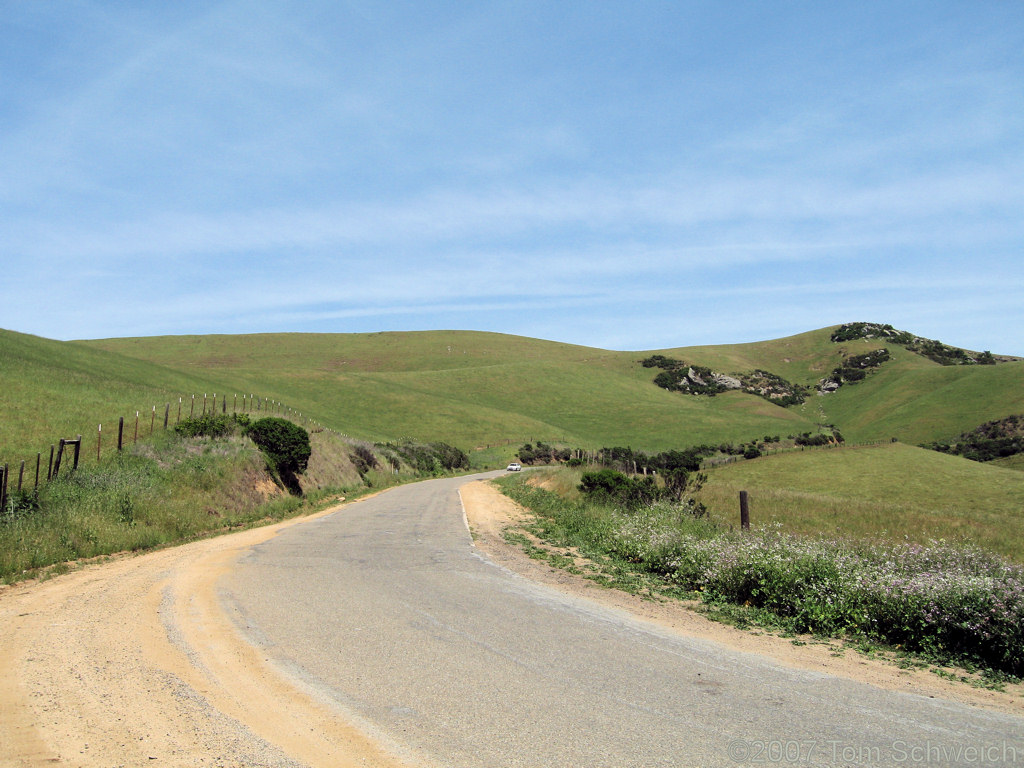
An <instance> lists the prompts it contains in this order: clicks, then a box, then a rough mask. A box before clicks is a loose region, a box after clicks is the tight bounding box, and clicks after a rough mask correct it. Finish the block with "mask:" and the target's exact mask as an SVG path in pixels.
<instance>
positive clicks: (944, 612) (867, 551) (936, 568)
mask: <svg viewBox="0 0 1024 768" xmlns="http://www.w3.org/2000/svg"><path fill="white" fill-rule="evenodd" d="M549 472H550V473H549ZM541 473H542V474H540V475H538V474H537V473H530V474H529V475H527V476H525V477H523V476H516V477H507V478H503V479H502V480H501V481H499V482H500V485H501V487H502V490H503V491H504V492H505V493H506V494H508V495H509V496H510V497H512V498H513V499H514V500H516V501H517V502H519V503H521V504H523V505H524V506H525V507H527V508H529V509H530V510H532V511H533V512H534V514H535V515H536V522H535V523H533V524H532V525H530V526H528V532H529V533H531V534H533V535H535V536H537V537H539V538H540V539H541V540H542V541H544V542H547V543H548V544H550V545H553V546H556V547H562V548H568V549H569V551H572V552H576V553H578V554H580V555H583V556H584V557H588V558H592V559H594V560H596V561H597V562H601V563H604V564H605V566H606V567H605V569H604V571H603V572H602V573H601V574H598V575H592V578H595V579H596V580H598V581H604V582H609V581H610V582H611V583H614V584H623V583H625V584H628V583H629V582H630V580H631V578H632V577H631V576H630V574H632V575H634V576H635V575H636V574H642V575H643V576H644V578H645V579H647V580H648V584H656V590H657V591H659V592H661V593H663V594H664V593H670V594H673V595H675V596H677V597H682V598H687V599H694V600H699V601H700V602H701V603H703V604H704V605H705V606H708V607H709V608H710V609H713V610H715V611H721V610H725V612H727V613H729V614H730V615H731V616H733V617H734V618H735V617H737V616H742V620H743V621H751V622H755V623H761V624H768V625H771V626H774V627H777V628H781V629H782V630H784V631H787V632H791V633H807V634H812V635H818V636H822V637H839V638H844V639H847V640H851V641H853V642H870V643H882V644H884V645H886V646H889V647H893V648H898V649H900V650H902V651H907V652H912V653H915V654H920V655H922V656H924V657H925V658H927V659H929V660H930V661H933V662H935V663H940V664H945V663H955V664H958V665H961V666H965V667H967V668H968V669H976V670H981V671H982V672H983V673H984V674H985V675H986V676H987V677H988V678H990V679H995V680H999V679H1006V677H1007V676H1012V677H1014V678H1016V677H1019V676H1020V675H1022V674H1024V567H1022V566H1021V565H1020V564H1018V563H1013V562H1010V561H1009V560H1006V559H1003V558H1000V557H999V556H997V555H995V554H992V553H989V552H986V551H983V550H982V549H980V548H976V547H971V546H966V545H954V544H951V543H949V542H943V541H936V540H927V541H924V542H915V541H910V540H901V539H896V540H892V539H889V540H864V539H857V538H852V537H844V536H837V535H825V534H818V535H797V534H793V533H789V532H786V531H785V530H784V529H783V528H782V527H780V526H762V527H759V528H757V529H755V530H753V531H749V532H747V531H737V530H735V527H734V526H732V525H729V524H727V523H726V522H725V521H724V520H723V519H722V518H721V517H719V516H718V515H715V514H711V515H709V514H706V513H705V512H706V511H705V510H704V509H703V508H702V506H701V505H700V504H699V502H697V501H696V500H695V499H694V498H693V497H692V496H689V495H685V494H684V496H682V497H681V498H680V499H679V500H678V501H677V500H675V499H671V498H667V497H666V496H664V495H661V496H658V495H657V494H655V497H654V498H651V496H650V495H647V496H644V497H643V498H641V499H637V498H636V497H635V496H634V495H633V494H631V493H629V492H627V494H626V496H624V497H619V496H617V495H616V493H609V492H607V491H605V490H594V489H595V488H598V487H599V486H602V485H604V486H607V485H609V483H610V484H612V485H614V481H611V480H608V479H606V480H605V481H602V482H598V483H596V484H595V482H594V478H593V476H592V475H590V474H588V473H586V472H584V471H582V470H579V469H576V470H573V469H569V468H561V469H557V470H551V471H544V470H542V471H541ZM712 475H714V473H712ZM633 482H636V480H635V479H629V478H627V479H626V480H624V481H622V484H623V486H625V487H628V486H629V484H630V483H633ZM643 485H645V486H646V481H643ZM510 535H511V537H512V539H513V540H515V538H516V534H515V533H512V534H510ZM519 543H521V544H523V543H525V544H527V545H528V546H529V543H528V542H527V541H525V540H523V539H522V538H520V539H519ZM549 559H551V560H552V562H553V564H555V565H562V566H563V567H570V568H578V565H577V564H576V563H577V561H576V558H575V557H572V556H565V555H562V556H560V557H551V558H549ZM609 574H611V575H610V576H609ZM649 588H650V587H649Z"/></svg>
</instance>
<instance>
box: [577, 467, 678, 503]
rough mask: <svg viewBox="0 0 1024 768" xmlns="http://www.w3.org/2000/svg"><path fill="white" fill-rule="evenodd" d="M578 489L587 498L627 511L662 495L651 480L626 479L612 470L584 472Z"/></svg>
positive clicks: (652, 501)
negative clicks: (597, 499)
mask: <svg viewBox="0 0 1024 768" xmlns="http://www.w3.org/2000/svg"><path fill="white" fill-rule="evenodd" d="M579 488H580V491H582V492H583V493H584V494H585V495H587V496H590V497H597V498H602V499H607V500H608V501H610V502H612V503H615V504H621V505H622V506H624V507H626V508H628V509H636V508H637V507H641V506H644V505H647V504H652V503H654V502H655V501H657V500H658V499H659V498H661V497H662V495H663V494H662V492H661V490H660V489H659V488H658V487H657V486H656V485H655V484H654V479H653V478H650V477H627V476H626V475H624V474H622V473H621V472H616V471H615V470H614V469H601V470H598V471H597V472H584V473H583V477H582V478H581V480H580V486H579Z"/></svg>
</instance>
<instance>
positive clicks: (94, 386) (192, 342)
mask: <svg viewBox="0 0 1024 768" xmlns="http://www.w3.org/2000/svg"><path fill="white" fill-rule="evenodd" d="M834 330H835V329H834V328H824V329H820V330H817V331H810V332H808V333H803V334H799V335H796V336H791V337H788V338H784V339H776V340H770V341H763V342H757V343H751V344H736V345H716V346H698V347H685V348H676V349H667V350H655V352H658V353H660V354H664V355H667V356H671V357H673V358H677V359H679V360H684V361H687V362H689V363H691V364H694V365H701V366H706V367H708V368H711V369H713V370H714V371H717V372H721V373H724V374H729V375H731V374H740V373H744V372H751V371H753V370H755V369H763V370H767V371H770V372H771V373H773V374H775V375H777V376H781V377H783V378H785V379H787V380H789V381H791V382H793V383H795V384H799V385H803V386H805V387H809V388H812V393H811V394H810V395H808V397H807V400H806V402H804V403H803V404H800V405H794V406H790V407H788V408H783V407H780V406H778V405H775V404H773V403H771V402H769V401H768V400H766V399H763V398H761V397H757V396H755V395H751V394H746V393H743V392H741V391H729V392H724V393H721V394H719V395H717V396H715V397H708V396H692V395H685V394H681V393H678V392H670V391H666V390H663V389H660V388H659V387H657V386H655V385H654V384H653V379H654V376H655V374H656V371H654V370H652V369H650V368H645V367H644V366H642V365H641V364H640V361H641V360H642V359H644V358H645V357H647V356H649V355H651V354H652V352H649V351H648V352H613V351H608V350H602V349H595V348H590V347H582V346H575V345H570V344H560V343H556V342H550V341H540V340H536V339H528V338H523V337H518V336H510V335H503V334H495V333H481V332H460V331H432V332H415V333H375V334H257V335H236V336H222V335H211V336H170V337H148V338H127V339H105V340H95V341H80V342H58V341H51V340H47V339H41V338H38V337H33V336H27V335H23V334H18V333H13V332H10V331H0V387H2V388H3V392H4V395H5V403H6V404H7V407H6V408H5V411H6V413H5V418H4V419H2V420H0V460H2V461H15V460H17V459H19V458H28V457H29V456H32V455H34V453H35V452H36V451H39V450H42V449H44V448H45V447H47V446H48V445H49V444H50V443H51V442H54V441H55V440H56V438H57V437H61V436H70V435H73V434H78V433H94V431H95V429H96V426H95V425H96V424H98V423H101V422H102V423H104V424H105V427H104V429H105V433H106V430H107V429H108V427H106V424H110V423H116V419H117V417H118V416H121V415H124V416H126V417H128V418H131V417H133V416H134V411H135V410H140V411H142V412H143V414H146V413H148V412H150V409H151V408H152V406H153V405H157V406H158V407H159V406H161V405H163V404H164V403H166V402H176V401H177V398H178V397H179V396H185V397H186V399H187V398H188V397H189V395H190V394H198V395H200V396H201V395H202V394H204V393H210V394H212V393H215V392H216V393H219V397H220V398H223V397H224V395H225V394H227V395H228V396H229V397H230V398H232V400H231V404H232V406H233V403H234V400H233V398H234V397H235V396H236V395H237V396H239V397H241V396H242V394H243V393H257V394H259V395H260V396H263V397H270V398H272V399H275V400H279V401H282V402H285V403H287V404H288V405H290V406H291V407H292V408H294V409H295V410H297V411H300V412H302V413H303V414H304V415H306V416H307V417H309V418H312V419H315V420H316V421H318V422H320V423H322V424H323V425H325V426H327V427H329V428H332V429H335V430H337V431H340V432H343V433H345V434H349V435H352V436H354V437H358V438H363V439H369V440H375V441H387V440H395V439H400V438H403V437H411V438H415V439H420V440H444V441H446V442H450V443H452V444H455V445H459V446H461V447H463V448H464V449H467V450H469V449H473V448H477V447H482V446H486V445H494V444H497V443H506V444H509V445H516V444H519V443H522V442H535V441H537V440H544V441H546V442H565V443H569V444H572V445H578V446H581V447H600V446H608V445H629V446H632V447H633V448H636V449H638V450H645V451H660V450H667V449H672V448H679V447H685V446H688V445H693V444H697V443H705V442H710V443H719V442H741V441H745V440H751V439H753V438H757V437H760V436H764V435H780V436H783V437H785V436H787V435H791V434H799V433H802V432H808V431H810V432H815V431H817V429H818V427H819V425H823V424H833V425H835V426H836V427H838V429H839V430H840V431H841V432H842V434H843V435H844V436H845V437H846V439H847V440H848V441H855V442H859V441H873V440H889V439H890V438H893V437H895V438H898V439H899V440H901V441H904V442H909V443H921V442H927V441H933V440H949V439H951V438H953V437H955V436H956V435H958V434H960V433H961V432H964V431H966V430H968V429H971V428H973V427H975V426H977V425H978V424H981V423H982V422H984V421H988V420H992V419H997V418H1002V417H1005V416H1007V415H1010V414H1012V413H1024V387H1022V386H1021V384H1024V362H1022V361H1013V362H1005V363H1000V364H999V365H984V366H983V365H964V366H943V365H940V364H938V363H936V362H933V361H932V360H930V359H928V358H926V357H924V356H922V355H920V354H916V353H914V352H911V351H909V350H908V349H905V348H904V346H901V345H900V344H898V343H895V342H893V341H891V340H887V339H851V340H848V341H843V342H841V343H836V342H833V341H832V340H831V334H832V332H833V331H834ZM882 347H884V348H886V349H887V350H888V351H889V353H890V359H889V360H888V361H887V362H885V363H883V364H882V365H881V366H880V367H879V368H877V369H876V370H874V371H873V372H871V373H869V374H868V375H867V377H866V378H865V379H864V380H863V381H860V382H857V383H856V384H851V385H846V386H843V387H842V388H840V389H839V390H838V391H836V392H833V393H831V394H826V395H821V394H818V393H817V392H815V391H813V388H814V387H815V386H816V385H817V383H818V381H819V380H820V379H821V378H822V377H824V376H826V375H827V374H828V373H829V372H830V371H831V370H832V369H834V368H835V367H836V366H837V365H839V364H840V363H841V362H842V360H843V359H844V357H848V356H850V355H855V354H860V353H864V352H867V351H870V350H872V349H877V348H882ZM186 402H187V400H186Z"/></svg>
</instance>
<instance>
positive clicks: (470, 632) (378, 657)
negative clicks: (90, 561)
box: [219, 479, 1024, 768]
mask: <svg viewBox="0 0 1024 768" xmlns="http://www.w3.org/2000/svg"><path fill="white" fill-rule="evenodd" d="M464 482H466V480H465V479H446V480H436V481H431V482H427V483H421V484H417V485H411V486H405V487H401V488H397V489H395V490H392V491H389V492H388V493H385V494H382V495H380V496H377V497H374V498H371V499H367V500H365V501H362V502H359V503H357V504H354V505H352V506H349V507H347V508H346V509H345V510H344V512H343V513H338V514H334V515H331V516H327V517H323V518H320V519H317V520H314V521H311V522H309V523H307V524H303V525H298V526H294V527H292V528H289V529H288V530H286V531H284V532H282V533H281V534H280V535H279V536H277V537H275V538H273V539H271V540H270V541H267V542H265V543H263V544H261V545H259V546H257V547H256V548H254V549H252V550H250V551H249V552H248V553H247V554H245V555H244V556H243V557H242V558H241V559H240V560H239V562H238V563H237V565H236V566H235V567H234V568H232V569H231V571H230V573H229V574H227V575H226V576H225V577H223V578H222V580H221V581H220V584H219V589H220V597H221V599H222V601H223V603H224V604H225V605H226V606H227V608H228V610H229V612H230V614H231V615H232V617H233V619H234V620H235V621H236V622H237V623H238V625H239V626H241V627H242V628H243V631H244V632H245V634H246V635H247V636H248V637H249V639H250V640H251V641H252V642H253V643H255V644H256V645H257V646H258V647H260V648H261V649H262V651H263V653H264V654H265V655H266V657H267V658H268V659H269V660H270V661H271V663H272V664H273V665H275V666H276V667H278V668H280V669H281V670H284V671H285V672H286V673H287V674H289V675H291V676H292V677H293V678H295V679H297V680H298V681H299V682H300V684H301V685H303V686H304V687H305V688H306V689H307V690H309V691H312V692H314V693H315V694H316V695H318V696H319V697H321V699H323V700H325V701H329V702H332V703H333V704H334V705H335V706H337V707H339V708H340V709H341V710H343V711H344V712H346V713H347V714H348V715H350V716H351V717H353V718H354V719H355V720H356V722H357V723H359V724H360V725H362V726H363V727H364V728H366V729H367V730H369V731H370V732H371V734H372V735H373V736H374V737H375V738H378V739H380V740H382V741H383V742H384V743H385V744H387V745H388V746H390V747H391V748H392V749H394V750H396V751H398V752H399V753H401V754H403V755H404V756H405V757H406V758H407V759H410V760H414V759H415V760H416V761H420V762H422V763H424V764H426V765H439V766H453V767H456V766H457V767H458V768H471V767H473V766H488V767H492V766H493V767H494V768H499V767H500V768H508V767H509V766H529V767H531V768H560V767H562V766H573V767H576V768H584V767H585V768H597V767H599V766H607V767H608V768H627V767H630V766H644V767H645V768H653V767H654V766H730V765H828V766H837V765H858V766H861V765H1015V764H1021V765H1024V720H1022V719H1021V718H1018V717H1014V716H1012V715H1005V714H999V713H994V712H990V711H984V710H979V709H974V708H971V707H968V706H963V705H959V704H955V703H950V702H946V701H942V700H939V699H931V698H925V697H921V696H915V695H908V694H904V693H895V692H890V691H884V690H880V689H877V688H874V687H872V686H869V685H866V684H861V683H856V682H851V681H849V680H845V679H840V678H833V677H830V676H826V675H823V674H820V673H814V672H807V671H801V670H794V669H791V668H786V667H782V666H779V665H778V664H775V663H773V662H771V661H768V660H765V659H762V658H761V657H758V656H754V655H750V654H744V653H740V652H736V651H731V650H728V649H724V648H722V647H719V646H716V645H714V644H712V643H710V642H707V641H701V640H697V639H690V638H685V637H680V636H677V635H675V634H672V633H670V632H669V631H667V630H662V629H660V628H658V627H655V626H653V625H650V624H647V623H644V622H641V621H639V620H636V619H633V618H631V617H630V616H628V615H626V614H624V613H621V612H617V611H614V610H611V609H608V608H604V607H601V606H598V605H595V604H593V603H591V602H588V601H585V600H582V599H578V598H573V597H570V596H566V595H564V594H562V593H560V592H557V591H554V590H552V589H550V588H547V587H544V586H540V585H537V584H534V583H532V582H530V581H528V580H526V579H524V578H522V577H520V576H517V575H515V574H512V573H511V572H509V571H507V570H505V569H503V568H501V567H499V566H497V565H495V564H493V563H492V562H490V561H489V560H487V559H486V558H485V557H484V556H482V555H481V554H479V553H478V552H477V551H476V550H475V548H474V547H473V546H472V542H471V539H470V535H469V533H468V531H467V528H466V525H465V522H464V515H463V511H462V508H461V505H460V501H459V496H458V492H457V489H458V487H459V486H460V485H461V484H463V483H464Z"/></svg>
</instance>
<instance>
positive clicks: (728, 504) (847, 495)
mask: <svg viewBox="0 0 1024 768" xmlns="http://www.w3.org/2000/svg"><path fill="white" fill-rule="evenodd" d="M740 490H746V491H748V492H749V493H750V507H751V521H752V523H753V524H755V525H770V524H771V523H774V522H778V523H781V524H782V526H783V528H784V529H785V530H788V531H791V532H794V533H819V532H821V533H838V534H844V535H850V536H855V537H868V538H871V537H888V538H901V537H903V536H907V537H909V538H911V539H912V540H915V541H925V540H927V539H929V538H945V539H947V540H958V539H964V540H970V541H971V542H973V543H975V544H977V545H979V546H982V547H985V548H987V549H991V550H994V551H996V552H999V553H1000V554H1003V555H1006V556H1008V557H1011V558H1013V559H1015V560H1017V561H1018V562H1024V516H1021V514H1020V510H1021V509H1022V508H1024V483H1021V478H1020V472H1017V471H1014V470H1012V469H1006V468H1003V467H996V466H992V465H989V464H980V463H978V462H973V461H969V460H967V459H963V458H960V457H958V456H949V455H946V454H941V453H936V452H934V451H929V450H926V449H923V448H915V447H912V446H908V445H903V444H900V443H891V444H888V445H881V446H877V447H867V448H842V449H818V450H808V451H803V452H795V453H788V454H779V455H775V456H767V457H763V458H760V459H756V460H754V461H745V462H738V463H736V464H731V465H728V466H724V467H719V468H716V469H713V470H711V471H710V472H709V473H708V482H707V484H706V485H705V487H704V489H703V490H702V491H701V498H702V500H703V501H704V502H705V503H706V504H707V505H708V507H709V509H711V511H712V514H714V515H715V516H716V517H718V518H720V519H724V520H727V521H730V522H735V523H736V524H737V525H738V522H739V501H738V495H739V491H740Z"/></svg>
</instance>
